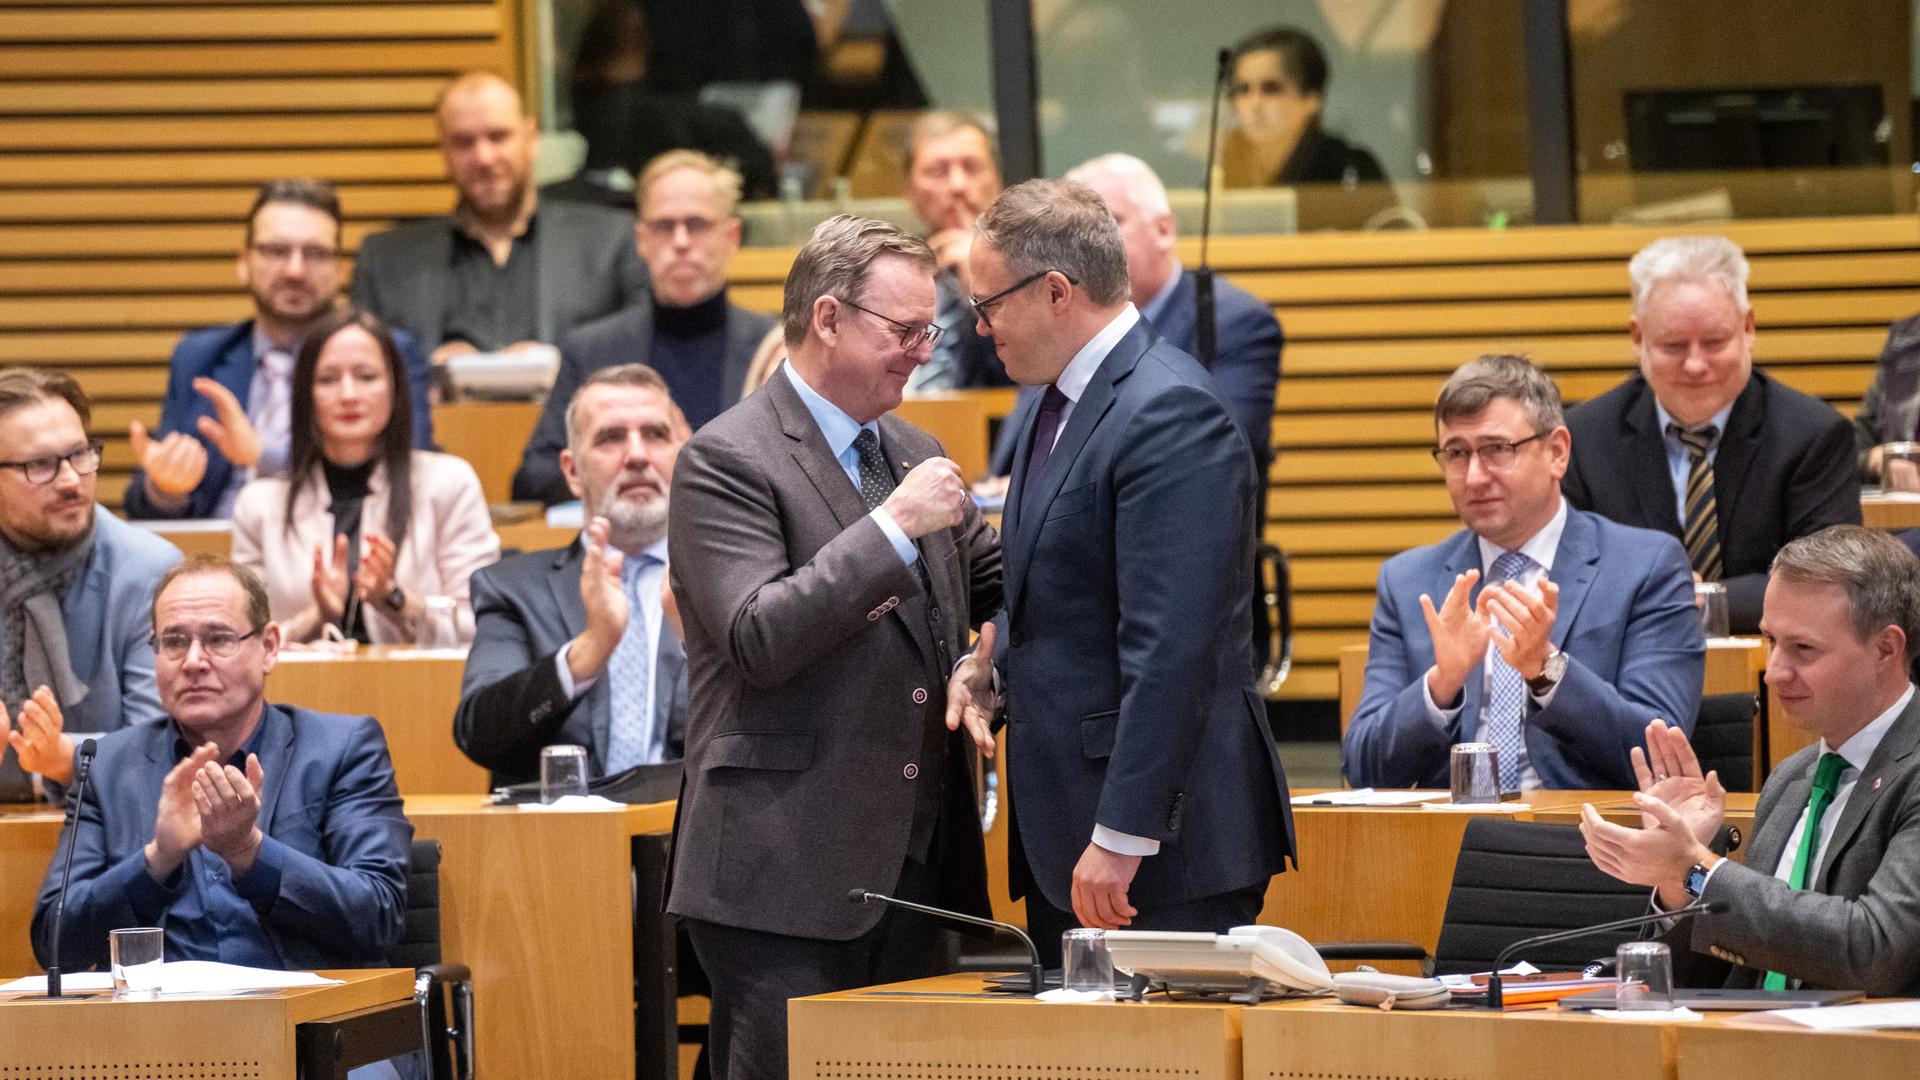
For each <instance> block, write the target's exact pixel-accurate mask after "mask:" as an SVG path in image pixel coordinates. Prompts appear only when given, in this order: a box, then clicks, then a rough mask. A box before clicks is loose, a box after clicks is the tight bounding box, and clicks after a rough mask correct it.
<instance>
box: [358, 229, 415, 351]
mask: <svg viewBox="0 0 1920 1080" xmlns="http://www.w3.org/2000/svg"><path fill="white" fill-rule="evenodd" d="M384 247H385V245H384V244H383V243H382V236H381V234H377V233H376V234H375V235H373V236H369V237H367V238H366V239H365V240H363V241H361V244H360V255H359V257H358V258H356V259H354V260H353V280H352V282H351V283H350V284H349V286H348V289H349V295H350V296H351V298H352V300H353V306H354V307H357V308H359V309H361V310H362V311H371V312H373V313H374V314H375V315H377V316H379V317H380V319H381V321H383V322H387V323H390V324H391V323H392V321H393V320H391V319H389V318H387V314H386V311H385V309H384V306H383V304H382V303H381V298H380V281H379V277H380V256H381V251H382V249H383V248H384ZM408 332H409V333H411V332H412V330H411V329H409V331H408ZM420 344H421V346H422V347H423V348H424V349H425V350H426V351H427V352H428V353H432V352H433V348H434V343H432V342H426V341H422V342H421V343H420Z"/></svg>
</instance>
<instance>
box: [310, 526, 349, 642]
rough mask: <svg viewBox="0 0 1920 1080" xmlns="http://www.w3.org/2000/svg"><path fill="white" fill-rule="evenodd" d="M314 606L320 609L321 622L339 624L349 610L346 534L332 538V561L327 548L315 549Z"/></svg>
mask: <svg viewBox="0 0 1920 1080" xmlns="http://www.w3.org/2000/svg"><path fill="white" fill-rule="evenodd" d="M311 588H312V590H313V602H314V604H315V606H317V607H318V608H319V609H320V621H322V622H337V621H338V620H339V618H340V616H341V615H342V614H343V613H345V612H346V610H347V534H345V533H335V534H334V536H333V558H332V559H331V560H329V559H328V558H327V549H326V545H324V544H322V545H319V546H316V547H315V548H314V549H313V578H312V581H311Z"/></svg>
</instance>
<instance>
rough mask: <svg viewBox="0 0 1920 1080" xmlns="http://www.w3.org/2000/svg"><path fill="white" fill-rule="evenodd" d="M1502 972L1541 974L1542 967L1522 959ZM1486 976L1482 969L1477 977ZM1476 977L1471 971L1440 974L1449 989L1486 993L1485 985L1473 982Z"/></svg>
mask: <svg viewBox="0 0 1920 1080" xmlns="http://www.w3.org/2000/svg"><path fill="white" fill-rule="evenodd" d="M1500 974H1501V975H1503V976H1504V975H1538V974H1540V969H1539V968H1537V967H1534V966H1533V965H1532V964H1529V963H1527V962H1526V961H1525V960H1522V961H1520V962H1519V963H1517V964H1515V965H1513V966H1512V967H1506V968H1501V969H1500ZM1486 976H1487V973H1486V972H1484V971H1482V972H1480V974H1479V975H1478V976H1477V977H1478V978H1483V979H1484V978H1486ZM1475 978H1476V976H1475V975H1474V974H1473V973H1471V972H1468V973H1466V974H1463V975H1442V976H1440V983H1441V985H1443V986H1445V987H1446V988H1447V989H1449V990H1471V991H1478V992H1481V993H1485V992H1486V989H1487V988H1486V987H1485V986H1475V985H1474V984H1473V980H1474V979H1475Z"/></svg>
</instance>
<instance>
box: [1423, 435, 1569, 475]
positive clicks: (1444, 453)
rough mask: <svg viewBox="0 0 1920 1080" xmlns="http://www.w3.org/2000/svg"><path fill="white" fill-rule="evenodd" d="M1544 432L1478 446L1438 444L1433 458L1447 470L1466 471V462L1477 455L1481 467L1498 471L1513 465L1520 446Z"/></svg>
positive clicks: (1537, 437)
mask: <svg viewBox="0 0 1920 1080" xmlns="http://www.w3.org/2000/svg"><path fill="white" fill-rule="evenodd" d="M1546 434H1547V433H1546V432H1544V431H1542V432H1536V433H1535V434H1532V435H1529V436H1527V437H1526V438H1524V439H1520V440H1518V441H1515V442H1508V441H1506V440H1504V439H1502V440H1499V441H1497V442H1487V443H1481V444H1480V445H1479V446H1439V447H1435V448H1434V449H1433V451H1432V453H1433V460H1434V461H1436V462H1438V463H1439V465H1440V468H1442V469H1444V470H1446V471H1447V472H1450V473H1463V472H1466V471H1467V463H1468V462H1470V461H1472V460H1473V459H1474V458H1476V457H1477V458H1479V459H1480V465H1481V467H1482V468H1485V469H1488V470H1490V471H1492V472H1500V471H1503V470H1505V469H1510V468H1512V467H1513V459H1514V458H1515V457H1516V456H1518V455H1519V453H1520V448H1521V447H1523V446H1525V445H1527V444H1528V443H1530V442H1532V441H1534V440H1535V439H1542V438H1545V437H1546Z"/></svg>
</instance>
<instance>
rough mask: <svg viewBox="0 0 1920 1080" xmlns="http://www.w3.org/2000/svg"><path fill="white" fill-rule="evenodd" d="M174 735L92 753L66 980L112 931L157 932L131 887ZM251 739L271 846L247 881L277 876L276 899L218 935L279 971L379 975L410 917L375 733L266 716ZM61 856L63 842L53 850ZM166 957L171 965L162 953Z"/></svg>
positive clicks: (154, 724) (121, 736)
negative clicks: (246, 945) (253, 948)
mask: <svg viewBox="0 0 1920 1080" xmlns="http://www.w3.org/2000/svg"><path fill="white" fill-rule="evenodd" d="M177 732H178V729H176V728H175V727H174V724H173V721H172V720H167V719H162V720H150V721H147V722H145V723H142V724H137V725H135V726H133V727H129V728H126V729H124V730H122V731H118V732H115V733H114V734H112V735H108V736H105V737H103V738H101V739H100V740H99V742H100V752H99V756H98V757H96V758H95V759H94V764H93V779H92V781H91V782H90V783H89V784H88V785H87V794H86V801H85V802H84V803H83V804H82V805H81V807H80V815H79V824H78V825H77V826H76V828H78V829H79V834H78V836H77V838H76V840H75V843H74V855H73V882H72V885H71V887H70V889H69V891H68V894H67V914H66V921H65V922H64V923H63V924H62V926H61V945H60V959H61V960H62V962H63V963H64V964H65V965H66V967H67V969H68V970H70V971H72V970H82V969H85V968H90V967H99V968H104V967H106V965H107V933H108V931H111V930H115V929H118V928H120V927H124V926H165V925H166V910H165V907H164V905H163V906H162V907H161V909H160V910H158V911H154V910H150V909H146V908H145V907H144V905H141V904H137V903H136V902H135V900H134V896H133V890H132V889H131V888H130V886H131V885H132V884H133V883H134V879H135V877H136V876H141V875H146V874H147V860H146V845H147V841H149V840H151V839H153V828H154V819H155V817H156V815H157V813H158V808H159V803H160V788H161V784H162V782H163V781H164V780H165V779H166V775H167V773H168V771H169V770H171V769H172V768H173V767H174V765H175V764H176V763H177V759H176V758H175V756H174V740H175V738H176V737H177ZM256 739H257V742H256V743H255V746H256V748H257V749H256V753H258V755H259V757H260V768H261V771H262V773H263V774H264V775H265V777H266V783H265V791H264V793H263V795H262V797H261V800H260V817H259V824H260V831H261V832H263V833H265V834H266V840H265V841H264V842H263V844H262V845H261V849H260V855H259V856H258V859H257V861H256V863H255V865H254V871H255V872H259V871H261V870H262V869H264V868H266V867H274V868H277V871H278V876H279V888H278V891H277V894H276V895H275V896H274V897H273V899H272V900H271V902H270V904H268V905H267V906H266V910H264V911H263V910H260V906H259V905H257V904H256V905H252V906H251V911H250V914H252V915H253V918H251V919H249V920H247V921H246V923H245V924H243V925H237V926H230V927H223V928H221V932H222V933H223V934H226V935H234V934H247V935H258V936H259V937H260V938H261V939H263V941H264V943H265V945H266V946H267V950H266V951H270V952H272V953H273V954H275V955H277V956H278V957H279V958H280V960H281V962H282V966H283V967H285V968H286V969H288V970H312V969H315V968H342V967H369V966H381V965H384V964H385V963H386V962H387V956H388V953H389V952H390V951H391V950H392V948H393V946H394V944H395V943H396V942H397V941H399V939H400V930H401V926H402V922H403V920H404V917H405V913H406V896H407V862H408V846H409V844H410V843H411V841H412V838H413V826H412V825H411V824H409V823H408V822H407V819H406V816H405V815H404V814H403V813H402V812H401V806H400V794H399V790H398V789H397V788H396V787H395V786H394V779H393V761H392V759H390V758H389V757H388V756H387V740H386V736H385V735H383V734H382V733H381V731H380V724H379V722H378V721H376V720H374V719H373V718H372V717H370V716H342V715H339V714H335V713H318V712H311V711H309V710H306V709H300V708H293V707H290V706H278V705H273V704H269V705H267V707H266V709H265V710H264V711H263V712H262V714H261V718H260V728H259V729H258V734H257V735H256ZM65 845H66V839H65V834H64V833H63V834H62V838H61V841H60V847H59V848H57V849H56V850H62V851H63V850H65ZM221 866H222V867H224V866H225V864H224V863H221ZM60 868H61V861H60V860H58V859H55V860H54V862H53V863H52V865H50V866H49V867H48V868H47V876H46V880H45V881H43V882H42V883H41V885H40V897H39V901H38V902H37V903H36V904H35V905H34V910H33V952H34V956H35V957H37V958H38V959H39V961H40V962H41V964H43V965H44V964H46V963H47V962H48V961H49V960H51V959H52V953H51V950H50V949H49V948H48V946H49V945H50V944H51V942H50V938H51V935H52V927H51V926H50V925H49V923H50V921H51V919H52V912H53V901H54V897H55V895H56V893H57V892H58V887H59V884H60V880H59V871H60ZM187 872H189V868H188V866H186V865H183V866H182V867H181V873H183V874H184V873H187ZM222 880H223V881H225V880H227V879H226V878H225V877H224V876H222ZM203 887H204V886H203ZM229 887H231V886H229ZM161 891H162V892H163V893H165V892H167V890H166V887H165V886H164V885H163V886H162V890H161ZM167 902H170V897H169V898H168V901H167ZM169 955H170V956H176V957H177V955H178V954H177V953H175V952H174V951H173V949H172V948H171V943H170V948H169Z"/></svg>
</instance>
